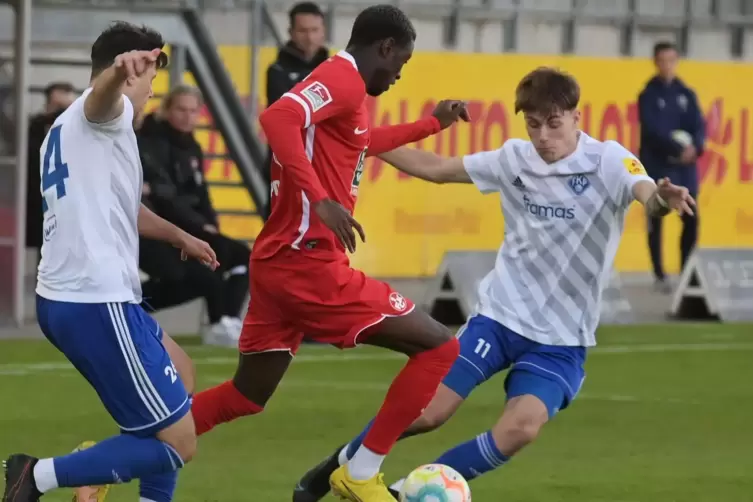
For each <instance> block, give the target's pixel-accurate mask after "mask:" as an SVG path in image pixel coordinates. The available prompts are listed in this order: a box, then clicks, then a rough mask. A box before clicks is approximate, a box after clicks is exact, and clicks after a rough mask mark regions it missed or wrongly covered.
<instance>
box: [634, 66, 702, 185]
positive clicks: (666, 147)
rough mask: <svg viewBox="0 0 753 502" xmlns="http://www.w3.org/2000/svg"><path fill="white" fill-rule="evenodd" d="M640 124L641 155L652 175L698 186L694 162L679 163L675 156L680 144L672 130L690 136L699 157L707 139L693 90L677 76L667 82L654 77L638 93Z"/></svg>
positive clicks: (677, 154) (680, 146)
mask: <svg viewBox="0 0 753 502" xmlns="http://www.w3.org/2000/svg"><path fill="white" fill-rule="evenodd" d="M638 114H639V119H640V124H641V146H640V159H641V162H642V163H643V165H644V166H645V167H646V170H647V171H648V174H649V175H650V176H652V177H653V178H657V179H658V178H663V177H665V176H666V177H669V178H670V179H671V180H672V182H673V183H675V184H677V185H682V186H686V187H687V188H688V189H690V190H691V192H694V193H695V191H697V190H698V170H697V169H696V166H692V165H691V166H685V165H680V164H678V163H677V162H676V161H674V160H673V159H674V158H677V157H679V156H680V154H681V153H682V149H683V147H682V145H680V144H679V143H677V142H676V141H675V140H673V139H672V131H675V130H682V131H685V132H687V133H689V134H690V135H691V136H692V137H693V145H694V146H695V148H696V151H697V152H698V156H699V157H700V156H701V154H702V153H703V149H704V143H705V141H706V129H705V124H704V119H703V115H702V112H701V107H700V105H699V104H698V98H697V97H696V94H695V92H693V90H692V89H690V88H689V87H688V86H686V85H685V83H684V82H683V81H682V80H680V79H678V78H676V79H674V80H673V81H672V82H670V83H666V82H664V81H662V80H661V79H659V78H658V77H654V78H652V79H651V80H649V81H648V83H647V84H646V87H645V88H644V89H643V91H642V92H641V94H640V95H639V96H638Z"/></svg>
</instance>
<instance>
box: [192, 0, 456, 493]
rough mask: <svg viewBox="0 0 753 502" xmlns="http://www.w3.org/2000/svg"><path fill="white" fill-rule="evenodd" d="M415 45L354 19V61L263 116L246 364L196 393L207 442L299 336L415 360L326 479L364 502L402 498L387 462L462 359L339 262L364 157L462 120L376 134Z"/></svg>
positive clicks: (254, 403) (429, 325) (248, 409)
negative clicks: (377, 104)
mask: <svg viewBox="0 0 753 502" xmlns="http://www.w3.org/2000/svg"><path fill="white" fill-rule="evenodd" d="M415 37H416V34H415V31H414V28H413V26H412V24H411V22H410V20H409V19H408V18H407V17H406V16H405V14H404V13H403V12H402V11H400V10H399V9H397V8H396V7H393V6H389V5H379V6H374V7H369V8H367V9H366V10H364V11H363V12H362V13H361V14H359V15H358V17H357V18H356V20H355V23H354V25H353V32H352V35H351V40H350V42H349V43H348V47H347V51H343V52H340V53H339V54H338V55H336V56H334V57H332V58H330V59H329V60H328V61H327V62H325V63H322V64H321V65H320V66H319V67H318V68H317V69H316V70H315V71H314V72H313V73H312V74H311V75H310V76H309V77H308V78H307V79H306V80H305V81H304V82H302V83H301V84H299V85H297V86H296V87H295V88H293V90H292V91H291V92H289V93H287V94H285V96H283V98H282V99H280V100H279V101H277V102H276V103H275V104H273V105H272V106H270V107H269V108H268V109H267V110H266V111H265V112H264V113H263V114H262V115H261V118H260V121H261V125H262V127H263V128H264V131H265V133H266V136H267V139H268V141H269V144H270V146H271V148H272V151H273V152H274V156H275V157H274V158H275V162H274V170H273V173H272V180H273V181H272V201H273V202H272V212H271V216H270V218H269V220H268V221H267V223H266V224H265V226H264V229H263V230H262V232H261V234H260V235H259V237H258V239H257V241H256V243H255V245H254V249H253V253H252V267H251V270H252V274H251V275H252V278H251V302H250V304H249V311H248V314H247V316H246V319H245V321H244V328H243V333H242V335H241V341H240V351H241V354H242V356H241V358H240V362H239V366H238V369H237V372H236V374H235V377H234V378H233V380H232V381H228V382H225V383H224V384H222V385H220V386H218V387H215V388H213V389H209V390H207V391H204V392H202V393H199V394H198V395H196V397H195V399H194V406H193V414H194V417H195V420H196V426H197V432H198V433H199V434H201V433H203V432H206V431H208V430H209V429H211V428H212V427H213V426H215V425H217V424H219V423H223V422H227V421H230V420H233V419H235V418H237V417H240V416H244V415H251V414H254V413H259V412H260V411H262V410H263V407H264V406H265V404H266V403H267V400H268V399H269V398H270V397H271V395H272V394H273V392H274V390H275V389H276V387H277V385H278V383H279V381H280V379H281V378H282V376H283V374H284V373H285V371H286V369H287V367H288V365H289V363H290V361H291V359H292V357H293V354H294V353H295V352H296V350H297V349H298V346H299V345H300V343H301V340H302V338H303V334H304V333H305V334H306V335H307V336H309V337H311V338H313V339H315V340H319V341H322V342H326V343H330V344H332V345H335V346H338V347H341V348H349V347H353V346H355V344H356V342H359V343H366V344H371V345H377V346H380V347H385V348H388V349H392V350H395V351H399V352H402V353H404V354H406V355H408V356H409V361H408V363H407V364H406V366H405V367H404V368H403V370H402V371H401V372H400V374H398V376H397V377H396V378H395V380H394V382H393V384H392V386H391V387H390V389H389V391H388V393H387V396H386V398H385V401H384V404H383V405H382V408H381V410H380V411H379V413H378V414H377V416H376V419H375V421H374V424H373V426H372V427H371V430H370V432H369V435H368V436H367V437H366V438H365V440H364V442H363V447H362V448H361V449H360V450H359V451H358V452H357V453H356V454H355V456H354V458H353V459H352V460H351V461H350V462H349V463H348V464H347V465H344V466H343V467H342V468H341V469H339V470H337V471H335V472H334V474H333V475H332V477H331V478H330V483H331V484H332V488H333V490H334V492H335V493H336V494H337V495H340V496H341V497H343V498H345V499H347V500H352V501H359V502H387V501H394V498H393V497H392V496H391V495H390V494H389V492H388V491H387V487H386V486H385V485H384V484H383V482H382V480H381V476H380V475H379V470H380V468H381V464H382V460H383V458H384V456H385V455H386V454H387V453H388V451H389V450H390V449H391V448H392V446H393V445H394V443H395V442H396V441H397V439H398V437H399V436H400V435H401V434H402V433H403V432H404V430H405V429H406V428H407V427H408V426H409V425H410V424H411V423H412V422H413V421H414V420H415V419H416V418H418V417H419V415H420V414H421V411H422V410H423V409H424V408H425V407H426V405H427V404H428V403H429V401H430V400H431V398H432V397H433V396H434V394H435V392H436V389H437V387H438V385H439V383H440V381H441V380H442V378H443V377H444V376H445V374H446V373H447V372H448V370H449V368H450V367H451V365H452V363H453V362H454V360H455V359H456V357H457V355H458V343H457V340H456V339H455V338H454V337H453V336H452V334H451V333H450V331H449V330H448V329H447V328H445V327H444V326H442V325H441V324H439V323H438V322H436V321H434V320H433V319H432V318H431V317H429V316H428V315H427V314H426V313H424V312H422V311H420V310H415V309H414V305H413V303H412V302H410V300H407V299H405V298H404V297H403V296H401V295H400V294H399V293H397V292H395V291H393V290H392V289H391V288H390V286H389V285H387V284H385V283H383V282H379V281H376V280H374V279H371V278H369V277H367V276H366V275H364V274H363V273H362V272H360V271H357V270H354V269H352V268H350V266H349V262H348V258H347V255H346V254H345V250H346V248H347V249H348V250H350V251H354V250H355V247H356V236H355V232H354V230H353V229H354V228H355V229H356V231H357V232H358V233H359V234H361V238H362V240H363V238H364V236H363V230H362V229H361V227H360V225H358V223H357V222H356V221H355V220H354V219H353V216H352V211H353V207H354V205H355V201H356V195H357V193H358V186H359V182H360V178H361V172H362V169H363V160H364V157H365V156H367V155H377V154H380V153H384V152H386V151H389V150H392V149H394V148H396V147H398V146H400V145H404V144H407V143H410V142H414V141H417V140H420V139H422V138H425V137H427V136H429V135H431V134H434V133H437V132H439V131H440V130H441V129H442V128H444V127H448V126H449V125H451V124H452V123H454V122H456V121H457V120H458V118H462V117H464V107H463V105H462V104H461V103H458V102H443V103H441V104H440V106H439V107H438V108H437V110H436V111H435V113H434V116H432V117H429V118H426V119H421V120H419V121H417V122H414V123H412V124H405V125H399V126H394V127H386V128H376V129H374V130H370V127H369V119H368V115H367V110H366V107H365V104H364V101H365V99H366V96H367V94H368V95H371V96H378V95H379V94H381V93H383V92H384V91H386V90H387V89H388V88H389V87H390V86H391V85H392V84H393V83H394V82H395V81H396V80H397V79H399V78H400V71H401V69H402V67H403V65H404V64H405V63H406V62H407V61H408V59H410V57H411V55H412V52H413V43H414V40H415ZM302 496H305V493H302ZM297 500H298V499H297ZM301 500H303V499H301Z"/></svg>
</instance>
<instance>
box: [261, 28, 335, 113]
mask: <svg viewBox="0 0 753 502" xmlns="http://www.w3.org/2000/svg"><path fill="white" fill-rule="evenodd" d="M328 57H329V50H328V49H327V48H326V47H322V48H321V49H319V52H317V54H316V56H314V58H313V59H312V60H311V61H306V60H305V59H304V58H303V53H302V52H301V51H300V50H298V48H297V47H296V46H295V45H293V42H288V43H287V44H285V45H283V46H282V47H280V51H279V52H278V53H277V59H276V60H275V62H274V63H272V64H271V65H270V66H269V68H267V106H269V105H271V104H272V103H274V102H275V101H277V100H278V99H280V98H281V97H282V95H283V94H285V93H286V92H288V91H289V90H290V89H292V88H293V87H294V86H295V85H296V84H297V83H298V82H300V81H301V80H303V79H304V78H306V76H307V75H308V74H309V73H311V72H312V71H314V69H315V68H316V67H317V66H319V65H320V64H321V63H323V62H324V61H326V60H327V58H328Z"/></svg>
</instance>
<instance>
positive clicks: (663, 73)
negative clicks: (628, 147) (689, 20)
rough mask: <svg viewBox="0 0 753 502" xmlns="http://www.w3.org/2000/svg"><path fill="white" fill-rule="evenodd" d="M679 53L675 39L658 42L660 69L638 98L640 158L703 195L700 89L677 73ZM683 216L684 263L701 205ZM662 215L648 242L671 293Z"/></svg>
mask: <svg viewBox="0 0 753 502" xmlns="http://www.w3.org/2000/svg"><path fill="white" fill-rule="evenodd" d="M678 60H679V54H678V51H677V48H676V47H675V45H674V44H672V43H670V42H660V43H658V44H656V45H655V46H654V63H655V65H656V68H657V74H656V76H654V77H653V78H652V79H651V80H649V81H648V83H647V84H646V87H645V88H644V89H643V91H642V92H641V93H640V95H639V97H638V111H639V116H640V125H641V146H640V159H641V162H642V163H643V165H644V166H645V167H646V170H647V171H648V174H649V175H650V176H651V177H653V178H654V179H656V180H658V179H661V178H665V177H666V178H669V179H670V180H671V181H672V183H674V184H676V185H680V186H684V187H686V188H687V189H688V190H689V191H690V195H691V196H693V197H694V198H696V197H697V196H698V188H699V186H698V185H699V183H698V168H697V161H698V158H699V157H700V156H701V155H702V154H703V149H704V143H705V141H706V130H705V124H704V120H703V115H702V112H701V108H700V105H699V104H698V98H697V97H696V94H695V92H693V90H692V89H691V88H690V87H688V86H687V85H686V84H685V83H684V82H683V81H682V80H680V79H679V78H678V77H677V74H676V69H677V63H678ZM694 213H695V214H693V215H688V214H684V215H683V216H682V224H683V229H682V235H681V237H680V259H681V264H682V266H683V267H684V266H685V263H686V262H687V260H688V257H689V256H690V254H691V253H692V251H693V248H694V247H695V245H696V242H697V240H698V210H697V209H696V210H695V211H694ZM661 222H662V220H661V219H650V220H649V223H648V246H649V250H650V253H651V262H652V264H653V269H654V270H653V271H654V278H655V280H656V286H657V289H658V290H660V291H662V292H665V293H669V292H671V287H670V285H669V284H668V282H667V280H666V275H665V273H664V267H663V264H662V250H661V232H662V226H661Z"/></svg>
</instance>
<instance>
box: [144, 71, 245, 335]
mask: <svg viewBox="0 0 753 502" xmlns="http://www.w3.org/2000/svg"><path fill="white" fill-rule="evenodd" d="M202 106H203V102H202V98H201V94H200V92H199V91H198V89H196V88H194V87H191V86H187V85H179V86H176V87H175V88H173V89H172V90H171V91H170V93H169V94H168V95H167V96H166V97H165V99H164V100H163V102H162V106H161V109H160V111H159V112H158V113H157V114H151V115H148V116H146V117H145V118H144V120H143V123H142V124H141V127H140V128H139V131H138V134H137V137H138V141H139V151H140V153H141V161H142V165H143V169H144V183H145V187H146V192H145V193H144V198H145V199H146V200H147V202H148V204H149V205H150V206H151V207H153V209H154V211H155V212H156V213H157V214H158V215H160V216H162V217H163V218H165V219H166V220H168V221H170V222H172V223H174V224H175V225H177V226H178V227H180V228H182V229H183V230H185V231H187V232H188V233H190V234H192V235H195V236H197V237H199V238H200V239H203V240H205V241H207V242H208V243H210V245H211V246H212V248H213V249H214V250H215V252H216V253H217V260H218V261H219V262H220V267H219V268H218V269H217V270H216V271H212V270H210V269H208V268H206V267H203V266H201V265H198V266H197V264H196V263H194V262H190V261H187V262H182V261H181V260H180V256H179V251H178V250H175V249H171V248H166V247H165V246H164V245H162V243H157V242H152V241H150V240H148V239H142V241H141V253H140V267H141V269H142V270H143V271H144V272H146V273H147V274H149V276H150V280H149V281H148V282H147V283H145V284H144V287H143V289H144V298H145V299H146V300H147V302H148V303H149V305H150V306H151V307H152V308H154V309H155V310H159V309H161V308H166V307H169V306H173V305H176V304H179V303H183V302H185V301H188V300H190V299H192V298H195V297H196V296H199V295H201V296H204V298H205V299H206V302H207V311H208V312H207V313H208V316H209V323H210V326H209V329H208V330H207V331H206V332H205V333H204V340H205V341H206V342H207V343H210V344H214V345H230V346H236V345H237V341H238V337H239V336H240V330H241V327H242V322H241V320H240V318H239V316H240V311H241V309H242V307H243V303H244V301H245V299H246V295H247V293H248V264H249V256H250V250H249V248H248V246H247V245H246V244H244V243H242V242H239V241H236V240H234V239H231V238H230V237H227V236H225V235H223V234H222V233H221V231H220V228H219V220H218V218H217V212H216V211H215V210H214V207H213V206H212V203H211V200H210V199H209V192H208V190H207V185H206V182H205V179H204V171H203V165H204V154H203V152H202V150H201V145H199V143H198V142H197V141H196V139H195V138H194V136H193V131H194V128H195V126H196V122H197V120H198V117H199V112H200V110H201V107H202Z"/></svg>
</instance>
